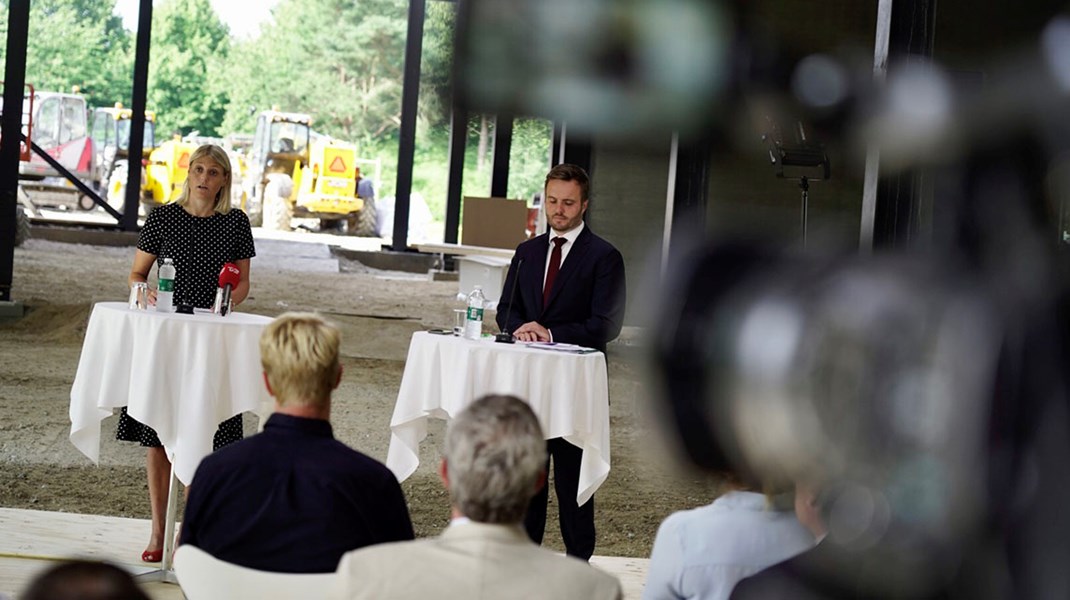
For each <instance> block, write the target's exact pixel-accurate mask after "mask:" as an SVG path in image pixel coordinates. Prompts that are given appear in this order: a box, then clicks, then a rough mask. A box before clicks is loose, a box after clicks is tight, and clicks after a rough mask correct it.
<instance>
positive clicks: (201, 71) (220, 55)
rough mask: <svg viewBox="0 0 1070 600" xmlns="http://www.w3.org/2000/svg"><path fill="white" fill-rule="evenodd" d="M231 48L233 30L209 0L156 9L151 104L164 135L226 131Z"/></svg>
mask: <svg viewBox="0 0 1070 600" xmlns="http://www.w3.org/2000/svg"><path fill="white" fill-rule="evenodd" d="M229 52H230V31H229V29H228V28H227V26H226V25H225V24H224V23H223V22H222V21H221V20H220V19H219V15H217V14H216V12H215V10H214V9H213V8H212V5H211V4H210V3H209V1H208V0H167V2H164V3H163V4H161V5H160V6H159V7H157V8H155V9H154V10H153V15H152V50H151V51H150V55H149V93H148V106H149V107H150V108H153V109H155V110H156V114H157V127H158V128H159V130H160V132H161V133H164V134H166V133H168V132H171V131H180V132H182V133H189V132H191V131H199V132H200V133H201V134H203V135H218V134H219V133H220V131H219V129H220V125H221V124H222V123H223V118H224V115H225V112H226V106H227V101H228V93H227V86H228V83H227V79H226V76H227V73H226V71H225V69H224V65H225V61H226V60H227V57H228V55H229Z"/></svg>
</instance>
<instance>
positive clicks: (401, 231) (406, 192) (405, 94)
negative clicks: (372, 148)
mask: <svg viewBox="0 0 1070 600" xmlns="http://www.w3.org/2000/svg"><path fill="white" fill-rule="evenodd" d="M426 12H427V2H426V0H409V29H408V33H407V34H406V37H405V78H404V81H403V82H402V87H401V129H400V132H399V133H398V138H399V139H398V178H397V185H396V186H394V187H395V191H394V199H395V200H394V243H393V246H392V248H393V249H394V250H395V251H398V252H404V251H406V250H408V248H409V199H410V197H411V196H412V161H413V159H414V156H415V154H416V108H417V101H418V100H419V99H420V57H421V56H422V52H423V43H424V17H425V14H426Z"/></svg>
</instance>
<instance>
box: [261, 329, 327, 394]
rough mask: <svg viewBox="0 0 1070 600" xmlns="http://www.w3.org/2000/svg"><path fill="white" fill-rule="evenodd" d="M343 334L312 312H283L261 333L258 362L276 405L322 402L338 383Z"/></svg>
mask: <svg viewBox="0 0 1070 600" xmlns="http://www.w3.org/2000/svg"><path fill="white" fill-rule="evenodd" d="M341 339H342V334H341V333H339V331H338V329H337V328H335V327H334V326H333V325H331V324H330V323H328V322H327V321H325V320H323V318H321V317H320V316H319V315H315V314H312V313H286V314H283V315H281V316H280V317H279V318H277V319H275V320H274V321H272V322H271V323H270V324H268V326H267V327H266V328H264V332H263V333H262V334H261V335H260V365H261V366H262V367H263V369H264V373H265V374H266V375H267V380H268V383H269V384H270V385H271V389H272V391H273V392H274V393H275V400H276V401H277V402H278V403H279V406H286V405H294V404H297V405H305V406H316V407H320V406H325V405H326V404H327V403H328V402H329V401H330V398H331V391H332V390H333V389H334V387H335V385H336V384H337V383H338V375H339V373H340V369H341V368H342V367H341V364H340V363H339V361H338V355H339V351H338V348H339V345H340V343H341Z"/></svg>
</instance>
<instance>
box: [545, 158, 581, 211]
mask: <svg viewBox="0 0 1070 600" xmlns="http://www.w3.org/2000/svg"><path fill="white" fill-rule="evenodd" d="M551 179H557V180H559V181H575V182H576V183H577V184H578V185H579V186H580V200H581V201H583V202H586V201H587V198H588V196H590V193H591V178H590V177H588V176H587V171H584V170H583V168H582V167H579V166H577V165H573V164H569V163H561V164H559V165H557V166H556V167H554V168H552V169H550V172H549V173H547V174H546V181H544V182H543V183H542V188H543V189H544V190H545V189H546V184H548V183H550V180H551Z"/></svg>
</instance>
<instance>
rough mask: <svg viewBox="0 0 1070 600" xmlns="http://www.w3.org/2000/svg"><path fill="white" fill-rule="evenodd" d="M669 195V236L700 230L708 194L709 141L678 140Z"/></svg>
mask: <svg viewBox="0 0 1070 600" xmlns="http://www.w3.org/2000/svg"><path fill="white" fill-rule="evenodd" d="M673 192H674V193H673V198H672V207H673V208H672V238H674V239H675V238H677V234H682V233H685V232H688V231H690V232H694V231H695V230H696V228H698V229H699V230H701V229H702V228H704V227H705V225H706V203H707V202H708V201H709V196H710V142H709V141H708V140H705V139H701V140H694V141H690V142H679V143H678V145H677V151H676V185H675V187H674V188H673Z"/></svg>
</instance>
